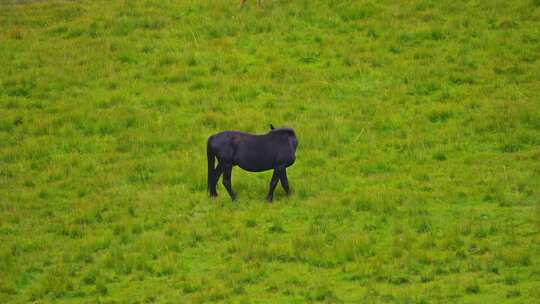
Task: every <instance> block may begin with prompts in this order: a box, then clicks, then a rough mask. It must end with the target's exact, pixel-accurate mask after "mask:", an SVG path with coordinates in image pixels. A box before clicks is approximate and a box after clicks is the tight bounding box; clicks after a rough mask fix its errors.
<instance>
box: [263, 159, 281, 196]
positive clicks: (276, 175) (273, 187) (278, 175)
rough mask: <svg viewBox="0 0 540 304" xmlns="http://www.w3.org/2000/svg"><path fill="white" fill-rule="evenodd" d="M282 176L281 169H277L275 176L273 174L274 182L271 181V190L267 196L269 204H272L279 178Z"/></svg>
mask: <svg viewBox="0 0 540 304" xmlns="http://www.w3.org/2000/svg"><path fill="white" fill-rule="evenodd" d="M280 175H281V168H279V167H278V168H275V169H274V174H272V180H270V189H269V190H268V195H267V196H266V201H267V202H269V203H270V202H272V199H273V198H274V190H275V189H276V186H277V183H278V180H279V177H280Z"/></svg>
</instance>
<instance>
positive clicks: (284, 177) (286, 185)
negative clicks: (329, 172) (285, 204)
mask: <svg viewBox="0 0 540 304" xmlns="http://www.w3.org/2000/svg"><path fill="white" fill-rule="evenodd" d="M279 180H280V181H281V186H283V190H285V193H286V194H287V195H289V194H291V189H290V188H289V180H288V179H287V169H285V168H283V171H282V172H281V175H280V176H279Z"/></svg>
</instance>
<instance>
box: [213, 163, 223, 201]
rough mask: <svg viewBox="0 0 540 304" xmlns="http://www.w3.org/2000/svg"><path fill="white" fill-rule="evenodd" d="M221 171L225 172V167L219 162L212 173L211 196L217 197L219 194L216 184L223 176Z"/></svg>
mask: <svg viewBox="0 0 540 304" xmlns="http://www.w3.org/2000/svg"><path fill="white" fill-rule="evenodd" d="M221 173H223V168H222V166H221V163H218V165H217V167H216V169H215V170H214V172H213V173H212V179H211V180H210V196H213V197H216V196H217V195H218V193H217V189H216V186H217V183H218V181H219V177H220V176H221Z"/></svg>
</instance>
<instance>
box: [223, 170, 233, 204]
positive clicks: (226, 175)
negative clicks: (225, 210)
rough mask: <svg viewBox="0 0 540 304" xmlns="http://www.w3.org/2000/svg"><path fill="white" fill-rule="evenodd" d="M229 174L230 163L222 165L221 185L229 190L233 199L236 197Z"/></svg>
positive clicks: (230, 171)
mask: <svg viewBox="0 0 540 304" xmlns="http://www.w3.org/2000/svg"><path fill="white" fill-rule="evenodd" d="M231 175H232V165H231V164H224V165H223V186H225V189H227V192H229V195H230V197H231V199H232V200H233V201H234V200H235V199H236V193H234V191H233V189H232V184H231Z"/></svg>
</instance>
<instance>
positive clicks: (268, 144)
mask: <svg viewBox="0 0 540 304" xmlns="http://www.w3.org/2000/svg"><path fill="white" fill-rule="evenodd" d="M297 147H298V139H297V138H296V133H295V132H294V130H293V129H291V128H288V127H281V128H274V126H273V125H270V131H269V132H268V133H266V134H261V135H257V134H250V133H246V132H241V131H223V132H219V133H217V134H214V135H212V136H210V137H209V138H208V142H207V146H206V153H207V156H208V191H209V192H210V196H211V197H216V196H217V195H218V194H217V190H216V186H217V183H218V181H219V178H220V177H221V175H223V186H225V189H227V192H228V193H229V195H230V197H231V199H232V200H234V199H235V198H236V193H235V192H234V191H233V189H232V184H231V174H232V168H233V167H234V166H239V167H240V168H242V169H244V170H246V171H250V172H261V171H267V170H274V173H273V174H272V179H271V180H270V189H269V190H268V194H267V196H266V200H267V201H268V202H271V201H272V199H273V196H274V190H275V188H276V186H277V183H278V181H280V182H281V185H282V186H283V189H284V190H285V193H286V194H287V195H289V194H290V192H291V191H290V188H289V181H288V179H287V168H288V167H289V166H291V165H292V164H294V162H295V160H296V156H295V154H296V148H297ZM216 159H217V160H218V164H217V166H214V165H215V160H216Z"/></svg>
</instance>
